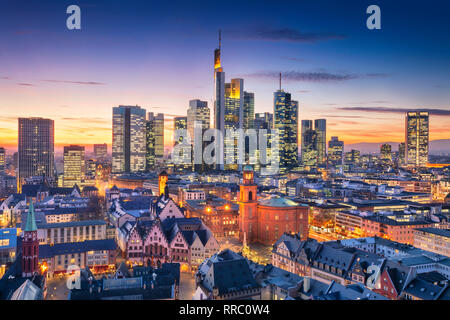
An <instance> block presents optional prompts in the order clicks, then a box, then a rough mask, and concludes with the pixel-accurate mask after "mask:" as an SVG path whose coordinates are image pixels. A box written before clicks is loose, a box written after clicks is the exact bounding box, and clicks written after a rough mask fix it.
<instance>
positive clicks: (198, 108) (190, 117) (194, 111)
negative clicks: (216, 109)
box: [187, 99, 211, 172]
mask: <svg viewBox="0 0 450 320" xmlns="http://www.w3.org/2000/svg"><path fill="white" fill-rule="evenodd" d="M210 119H211V113H210V110H209V108H208V102H206V101H201V100H198V99H195V100H190V101H189V108H188V110H187V130H188V132H189V136H190V138H191V143H192V163H194V162H197V163H196V164H194V165H193V169H194V171H196V172H204V171H207V170H209V169H211V167H210V166H208V165H206V163H205V162H204V161H203V150H204V149H205V147H206V145H207V144H208V142H206V141H205V142H204V141H203V134H204V133H205V131H206V130H208V129H209V128H210V122H211V120H210ZM196 151H197V152H196ZM195 154H197V156H198V157H199V159H196V158H195Z"/></svg>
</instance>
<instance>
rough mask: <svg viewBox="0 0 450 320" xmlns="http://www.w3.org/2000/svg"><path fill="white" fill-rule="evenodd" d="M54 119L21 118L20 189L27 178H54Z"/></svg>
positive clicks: (19, 146) (19, 144)
mask: <svg viewBox="0 0 450 320" xmlns="http://www.w3.org/2000/svg"><path fill="white" fill-rule="evenodd" d="M54 141H55V128H54V121H53V120H51V119H43V118H19V142H18V162H19V163H18V167H19V170H18V179H17V183H18V188H17V189H18V191H19V192H20V190H21V186H22V184H23V183H24V181H25V179H26V178H29V177H35V176H41V177H42V176H44V177H47V178H54V176H55V165H54V161H55V159H54V147H55V146H54V143H55V142H54Z"/></svg>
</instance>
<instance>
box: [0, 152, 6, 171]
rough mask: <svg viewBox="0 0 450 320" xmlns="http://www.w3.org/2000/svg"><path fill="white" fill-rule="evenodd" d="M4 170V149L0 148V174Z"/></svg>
mask: <svg viewBox="0 0 450 320" xmlns="http://www.w3.org/2000/svg"><path fill="white" fill-rule="evenodd" d="M5 169H6V151H5V148H2V147H0V172H3V171H5Z"/></svg>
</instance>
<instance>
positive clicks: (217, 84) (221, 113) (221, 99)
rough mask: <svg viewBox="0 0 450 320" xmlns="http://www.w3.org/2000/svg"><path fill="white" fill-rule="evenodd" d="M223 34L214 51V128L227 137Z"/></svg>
mask: <svg viewBox="0 0 450 320" xmlns="http://www.w3.org/2000/svg"><path fill="white" fill-rule="evenodd" d="M220 46H221V34H220V30H219V48H217V49H216V50H214V128H216V129H218V130H220V131H221V132H222V135H225V72H224V71H223V68H222V61H221V59H220V50H221V48H220Z"/></svg>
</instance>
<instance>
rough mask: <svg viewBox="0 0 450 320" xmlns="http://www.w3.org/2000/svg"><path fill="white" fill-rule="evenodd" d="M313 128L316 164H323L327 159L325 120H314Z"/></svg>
mask: <svg viewBox="0 0 450 320" xmlns="http://www.w3.org/2000/svg"><path fill="white" fill-rule="evenodd" d="M314 130H316V135H317V164H319V165H321V164H324V163H325V162H326V160H327V149H326V148H327V146H326V144H327V141H326V140H327V120H325V119H316V120H314Z"/></svg>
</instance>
